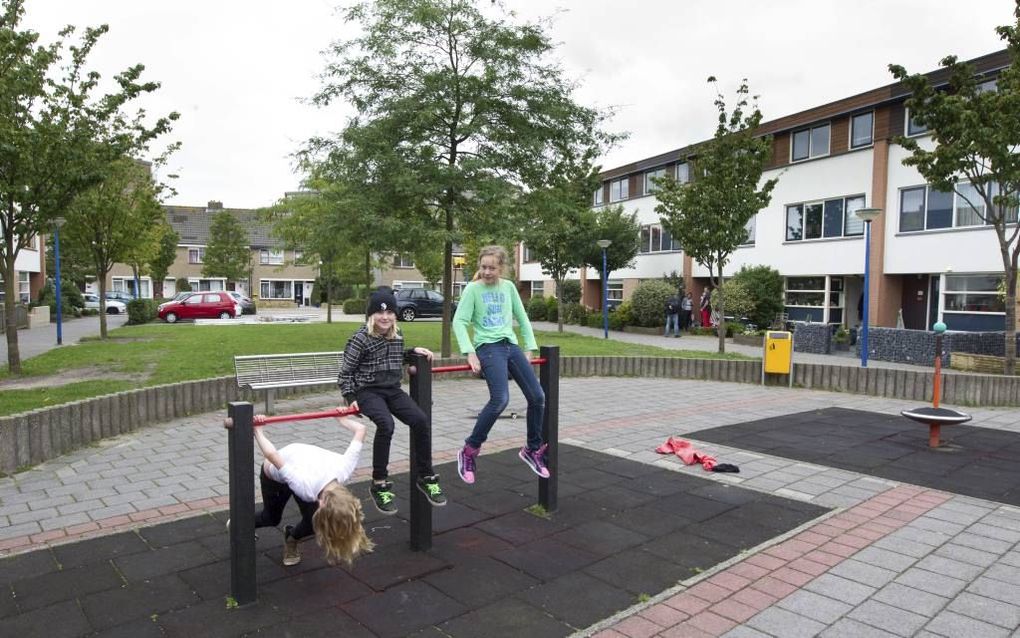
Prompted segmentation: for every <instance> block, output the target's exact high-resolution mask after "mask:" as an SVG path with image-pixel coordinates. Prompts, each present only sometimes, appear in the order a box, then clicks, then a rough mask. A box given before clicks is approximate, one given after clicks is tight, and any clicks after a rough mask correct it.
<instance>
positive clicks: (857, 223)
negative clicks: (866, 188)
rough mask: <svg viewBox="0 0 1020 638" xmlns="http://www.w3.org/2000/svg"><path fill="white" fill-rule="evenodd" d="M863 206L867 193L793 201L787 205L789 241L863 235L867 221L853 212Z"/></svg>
mask: <svg viewBox="0 0 1020 638" xmlns="http://www.w3.org/2000/svg"><path fill="white" fill-rule="evenodd" d="M863 207H864V196H863V195H852V196H850V197H836V198H833V199H826V200H824V201H820V202H805V203H803V204H792V205H789V206H787V207H786V241H800V240H802V239H823V238H833V237H852V236H854V235H860V234H862V233H863V232H864V222H862V221H861V220H860V219H858V218H857V217H856V216H855V215H854V214H853V213H854V212H856V211H857V210H858V209H860V208H863Z"/></svg>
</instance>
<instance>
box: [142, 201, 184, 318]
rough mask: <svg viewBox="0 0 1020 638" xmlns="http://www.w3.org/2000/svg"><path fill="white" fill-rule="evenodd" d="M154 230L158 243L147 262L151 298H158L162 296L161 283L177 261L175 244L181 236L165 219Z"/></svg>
mask: <svg viewBox="0 0 1020 638" xmlns="http://www.w3.org/2000/svg"><path fill="white" fill-rule="evenodd" d="M156 228H157V229H158V233H159V242H158V246H157V248H156V251H155V252H154V253H153V255H152V259H151V261H149V274H150V275H151V277H152V286H153V296H154V297H157V298H159V297H162V296H163V282H164V281H166V276H167V274H168V273H169V272H170V266H173V265H174V261H175V260H176V259H177V244H178V242H180V241H181V236H180V235H178V234H177V231H175V230H174V229H173V228H171V226H170V224H168V223H167V222H166V219H165V218H164V219H163V220H162V222H161V223H160V224H159V225H158V226H156Z"/></svg>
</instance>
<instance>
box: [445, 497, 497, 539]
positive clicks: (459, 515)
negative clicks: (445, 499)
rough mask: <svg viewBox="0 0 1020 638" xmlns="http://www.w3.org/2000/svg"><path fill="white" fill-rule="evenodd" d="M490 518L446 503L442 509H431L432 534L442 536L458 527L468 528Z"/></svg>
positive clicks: (472, 510) (470, 509)
mask: <svg viewBox="0 0 1020 638" xmlns="http://www.w3.org/2000/svg"><path fill="white" fill-rule="evenodd" d="M491 517H492V515H491V514H487V513H485V512H480V511H478V510H476V509H472V508H470V507H466V506H465V505H462V504H460V503H447V504H446V505H444V506H442V507H433V508H432V533H433V534H442V533H443V532H448V531H450V530H453V529H458V528H460V527H469V526H471V525H474V524H475V523H477V522H479V521H484V520H485V519H487V518H491Z"/></svg>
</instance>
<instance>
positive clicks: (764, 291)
mask: <svg viewBox="0 0 1020 638" xmlns="http://www.w3.org/2000/svg"><path fill="white" fill-rule="evenodd" d="M733 279H734V280H736V281H739V282H740V283H742V284H743V285H744V288H746V289H747V292H748V295H750V297H751V299H752V303H753V309H752V310H751V312H750V313H749V314H748V315H747V318H748V319H750V320H751V323H753V324H754V325H756V326H762V327H763V326H771V325H772V322H773V321H774V320H775V318H776V316H777V315H778V314H779V313H781V312H783V276H782V275H781V274H779V271H778V270H776V269H774V268H770V267H768V266H752V267H750V268H748V267H747V266H742V267H741V268H740V272H738V273H737V274H736V275H734V276H733Z"/></svg>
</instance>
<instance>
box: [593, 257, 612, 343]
mask: <svg viewBox="0 0 1020 638" xmlns="http://www.w3.org/2000/svg"><path fill="white" fill-rule="evenodd" d="M595 243H596V244H598V246H599V248H601V249H602V331H603V333H604V335H603V336H604V338H605V339H608V338H609V290H608V287H609V271H608V270H607V269H606V248H609V245H610V244H612V243H613V242H612V240H609V239H600V240H598V241H597V242H595Z"/></svg>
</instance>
